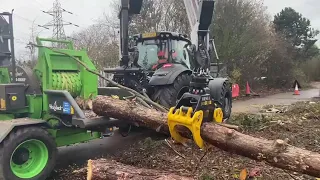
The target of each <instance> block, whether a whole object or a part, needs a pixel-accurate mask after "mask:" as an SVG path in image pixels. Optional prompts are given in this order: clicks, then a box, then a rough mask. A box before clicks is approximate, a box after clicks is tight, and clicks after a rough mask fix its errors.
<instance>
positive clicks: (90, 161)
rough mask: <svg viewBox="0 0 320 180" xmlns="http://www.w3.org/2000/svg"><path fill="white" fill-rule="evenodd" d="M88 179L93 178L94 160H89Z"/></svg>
mask: <svg viewBox="0 0 320 180" xmlns="http://www.w3.org/2000/svg"><path fill="white" fill-rule="evenodd" d="M87 180H92V160H91V159H89V160H88V168H87Z"/></svg>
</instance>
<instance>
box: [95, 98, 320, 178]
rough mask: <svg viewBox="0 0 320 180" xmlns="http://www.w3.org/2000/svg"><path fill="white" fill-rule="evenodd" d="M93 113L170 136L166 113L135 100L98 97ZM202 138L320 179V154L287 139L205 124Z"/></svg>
mask: <svg viewBox="0 0 320 180" xmlns="http://www.w3.org/2000/svg"><path fill="white" fill-rule="evenodd" d="M93 111H94V112H95V113H96V114H97V115H100V116H108V117H113V118H117V119H121V120H126V121H130V122H132V123H134V124H135V125H138V126H144V127H147V128H150V129H154V130H156V131H157V132H161V133H166V134H169V129H168V125H167V114H166V113H162V112H159V111H156V110H154V109H148V108H145V107H144V106H141V105H139V104H138V103H135V102H132V101H122V100H118V99H113V98H111V97H107V96H98V97H97V98H96V99H95V100H94V101H93ZM178 129H179V131H180V133H181V134H182V135H184V136H186V135H187V133H186V131H185V129H183V128H181V129H180V128H178ZM201 137H202V138H203V139H204V140H205V141H206V142H207V143H209V144H212V145H214V146H216V147H218V148H221V149H223V150H225V151H229V152H233V153H235V154H239V155H242V156H246V157H249V158H251V159H254V160H258V161H266V162H268V163H269V164H270V165H272V166H274V167H278V168H282V169H287V170H291V171H295V172H301V173H304V174H308V175H311V176H315V177H320V154H318V153H314V152H311V151H307V150H304V149H301V148H297V147H294V146H291V145H288V144H287V143H286V142H285V141H283V140H274V141H272V140H266V139H262V138H255V137H252V136H249V135H245V134H242V133H239V132H237V131H235V130H232V129H229V128H226V127H223V126H220V125H217V124H214V123H203V125H202V127H201Z"/></svg>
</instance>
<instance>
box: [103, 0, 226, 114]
mask: <svg viewBox="0 0 320 180" xmlns="http://www.w3.org/2000/svg"><path fill="white" fill-rule="evenodd" d="M142 4H143V1H142V0H135V1H133V0H121V11H120V14H119V17H120V21H121V24H120V40H121V46H120V51H119V52H120V66H119V67H117V68H106V69H105V72H106V73H113V74H114V78H113V80H114V81H116V82H118V83H119V84H122V85H124V86H126V87H130V88H132V89H134V90H136V91H138V92H140V93H141V94H144V95H146V96H148V97H150V99H152V100H153V101H155V102H157V103H159V104H161V105H163V106H165V107H167V108H170V107H173V106H175V105H176V104H177V101H178V100H180V99H181V97H182V96H183V94H185V93H188V92H189V91H190V88H189V87H190V81H192V77H193V75H194V74H195V73H200V71H201V73H202V74H203V73H204V72H205V73H207V74H208V78H209V77H210V83H208V85H207V86H208V87H209V89H210V91H212V93H211V95H212V98H213V99H214V102H215V103H216V104H217V105H218V106H219V107H221V108H222V111H223V114H224V119H228V118H229V116H230V114H231V107H232V100H231V99H232V97H231V85H230V83H229V81H228V79H226V78H221V77H218V76H215V77H213V76H212V74H214V73H215V74H219V73H218V72H211V71H210V68H211V67H212V64H213V62H214V61H215V60H217V61H218V59H219V58H218V55H217V51H216V48H215V45H214V41H213V39H210V34H209V28H210V25H211V22H212V18H213V12H214V5H215V1H213V0H201V1H200V2H199V3H198V1H197V0H184V5H185V7H186V11H187V14H188V19H189V23H190V26H191V29H192V32H191V35H190V37H191V40H189V39H188V38H186V36H185V35H183V34H180V33H176V32H167V31H161V32H149V33H142V34H137V35H132V36H130V38H129V35H128V29H129V19H130V18H131V17H132V16H134V15H135V14H138V13H139V12H140V10H141V7H142ZM129 42H130V43H129ZM216 64H218V63H216ZM218 69H219V68H218ZM192 74H193V75H192ZM208 81H209V80H208Z"/></svg>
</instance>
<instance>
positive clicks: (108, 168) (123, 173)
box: [87, 159, 193, 180]
mask: <svg viewBox="0 0 320 180" xmlns="http://www.w3.org/2000/svg"><path fill="white" fill-rule="evenodd" d="M129 179H134V180H167V179H168V180H169V179H170V180H192V179H193V178H189V177H184V176H178V175H175V174H172V173H170V172H164V171H158V170H154V169H144V168H136V167H133V166H128V165H124V164H121V163H119V162H116V161H113V160H107V159H98V160H94V161H93V160H89V161H88V170H87V180H129Z"/></svg>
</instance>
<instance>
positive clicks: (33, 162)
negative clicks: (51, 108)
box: [0, 127, 57, 180]
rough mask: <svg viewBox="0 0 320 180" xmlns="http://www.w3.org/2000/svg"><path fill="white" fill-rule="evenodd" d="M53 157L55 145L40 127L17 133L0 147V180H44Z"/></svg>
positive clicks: (52, 164) (50, 168) (55, 150)
mask: <svg viewBox="0 0 320 180" xmlns="http://www.w3.org/2000/svg"><path fill="white" fill-rule="evenodd" d="M56 157H57V147H56V143H55V141H54V139H53V138H52V137H51V136H50V135H49V133H48V132H47V131H45V130H44V129H42V128H40V127H25V128H21V129H17V130H16V131H12V132H11V134H10V135H9V136H8V137H7V138H6V139H5V140H4V141H3V142H2V143H1V148H0V179H4V180H21V179H28V180H44V179H46V178H47V177H48V176H49V175H50V173H51V172H52V170H53V168H54V166H55V163H56Z"/></svg>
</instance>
